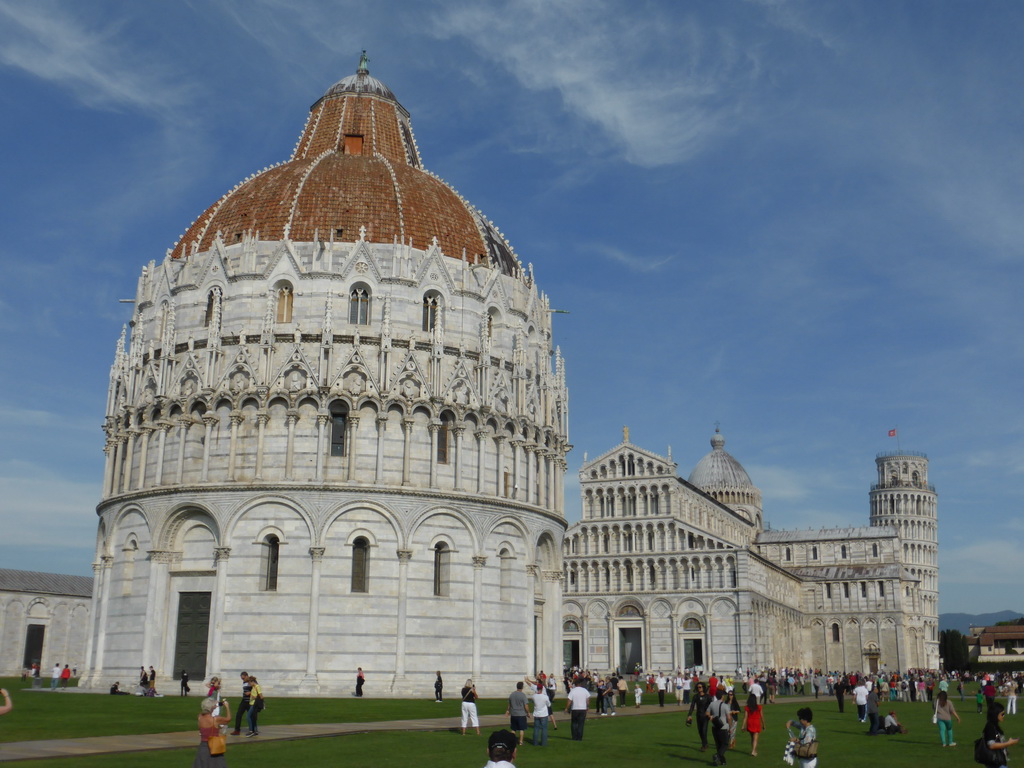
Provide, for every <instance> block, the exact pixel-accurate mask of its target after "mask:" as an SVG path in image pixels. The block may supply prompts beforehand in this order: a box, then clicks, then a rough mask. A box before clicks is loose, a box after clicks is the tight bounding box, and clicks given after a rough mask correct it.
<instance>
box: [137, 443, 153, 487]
mask: <svg viewBox="0 0 1024 768" xmlns="http://www.w3.org/2000/svg"><path fill="white" fill-rule="evenodd" d="M152 434H153V428H152V427H142V428H141V429H139V436H140V439H141V442H142V450H141V451H140V452H139V476H138V478H137V479H136V480H135V490H137V491H141V490H142V489H143V488H144V487H145V486H146V470H147V469H148V468H149V436H150V435H152Z"/></svg>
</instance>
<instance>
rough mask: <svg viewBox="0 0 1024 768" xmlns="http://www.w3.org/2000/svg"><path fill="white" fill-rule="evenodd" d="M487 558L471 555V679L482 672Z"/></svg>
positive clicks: (475, 678)
mask: <svg viewBox="0 0 1024 768" xmlns="http://www.w3.org/2000/svg"><path fill="white" fill-rule="evenodd" d="M486 565H487V558H486V557H485V556H483V555H473V679H474V680H479V679H480V675H481V674H482V673H483V662H482V660H481V652H482V650H483V634H482V633H483V623H484V566H486Z"/></svg>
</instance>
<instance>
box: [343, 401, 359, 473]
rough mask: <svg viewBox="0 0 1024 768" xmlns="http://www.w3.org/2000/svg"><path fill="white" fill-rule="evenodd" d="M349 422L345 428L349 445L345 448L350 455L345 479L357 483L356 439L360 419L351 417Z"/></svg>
mask: <svg viewBox="0 0 1024 768" xmlns="http://www.w3.org/2000/svg"><path fill="white" fill-rule="evenodd" d="M347 421H348V424H346V427H345V428H346V430H347V431H348V435H347V436H346V437H347V440H348V444H347V445H346V446H345V448H346V450H347V453H348V471H347V477H346V478H345V479H346V480H348V482H350V483H353V482H355V481H356V448H357V444H356V437H357V436H358V435H359V417H358V416H352V415H349V417H348V419H347Z"/></svg>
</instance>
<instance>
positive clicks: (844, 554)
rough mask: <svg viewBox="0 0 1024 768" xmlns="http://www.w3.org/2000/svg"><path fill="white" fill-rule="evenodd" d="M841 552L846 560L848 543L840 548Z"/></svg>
mask: <svg viewBox="0 0 1024 768" xmlns="http://www.w3.org/2000/svg"><path fill="white" fill-rule="evenodd" d="M840 552H841V553H842V558H843V560H845V559H846V545H845V544H843V546H842V549H841V550H840Z"/></svg>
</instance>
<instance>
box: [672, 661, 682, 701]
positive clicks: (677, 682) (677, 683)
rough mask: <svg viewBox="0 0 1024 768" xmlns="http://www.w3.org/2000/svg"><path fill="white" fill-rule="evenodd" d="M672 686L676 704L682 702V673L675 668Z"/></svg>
mask: <svg viewBox="0 0 1024 768" xmlns="http://www.w3.org/2000/svg"><path fill="white" fill-rule="evenodd" d="M672 687H673V688H675V689H676V706H677V707H680V706H682V704H683V675H682V673H681V672H679V671H678V670H676V676H675V677H674V678H672Z"/></svg>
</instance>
